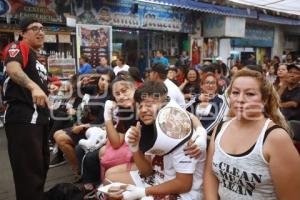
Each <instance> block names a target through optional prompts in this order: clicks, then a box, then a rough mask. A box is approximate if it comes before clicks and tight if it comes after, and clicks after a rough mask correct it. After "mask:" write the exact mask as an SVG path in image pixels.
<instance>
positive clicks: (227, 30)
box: [203, 15, 246, 37]
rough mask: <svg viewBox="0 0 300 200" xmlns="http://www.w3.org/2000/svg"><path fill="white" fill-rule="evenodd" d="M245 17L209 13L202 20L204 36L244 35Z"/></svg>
mask: <svg viewBox="0 0 300 200" xmlns="http://www.w3.org/2000/svg"><path fill="white" fill-rule="evenodd" d="M245 24H246V19H245V18H240V17H230V16H219V15H210V16H206V17H205V18H204V20H203V36H204V37H244V36H245Z"/></svg>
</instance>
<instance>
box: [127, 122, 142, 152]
mask: <svg viewBox="0 0 300 200" xmlns="http://www.w3.org/2000/svg"><path fill="white" fill-rule="evenodd" d="M130 134H131V128H129V129H128V130H127V132H126V134H125V142H126V144H128V147H129V150H130V151H131V152H132V153H134V152H137V151H138V150H139V143H138V144H136V145H133V144H131V143H129V141H128V140H129V138H128V136H129V135H130Z"/></svg>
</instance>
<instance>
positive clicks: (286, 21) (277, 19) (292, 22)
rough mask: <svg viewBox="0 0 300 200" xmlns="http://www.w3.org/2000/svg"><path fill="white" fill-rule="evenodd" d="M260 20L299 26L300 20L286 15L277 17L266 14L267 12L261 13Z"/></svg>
mask: <svg viewBox="0 0 300 200" xmlns="http://www.w3.org/2000/svg"><path fill="white" fill-rule="evenodd" d="M258 20H260V21H264V22H270V23H274V24H283V25H292V26H299V25H300V20H297V19H289V18H286V17H279V16H278V17H276V16H271V15H265V14H259V15H258Z"/></svg>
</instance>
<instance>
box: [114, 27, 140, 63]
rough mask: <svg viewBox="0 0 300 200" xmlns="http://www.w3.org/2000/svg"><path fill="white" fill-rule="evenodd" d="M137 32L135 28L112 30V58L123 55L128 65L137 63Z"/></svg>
mask: <svg viewBox="0 0 300 200" xmlns="http://www.w3.org/2000/svg"><path fill="white" fill-rule="evenodd" d="M138 38H139V33H138V31H135V30H121V29H114V30H113V60H115V59H116V58H118V57H124V59H125V61H126V64H128V65H129V66H136V65H137V59H138V57H137V55H138Z"/></svg>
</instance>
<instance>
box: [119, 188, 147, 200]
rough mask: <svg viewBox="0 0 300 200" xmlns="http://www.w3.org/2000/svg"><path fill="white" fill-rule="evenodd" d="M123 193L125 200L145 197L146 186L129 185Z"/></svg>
mask: <svg viewBox="0 0 300 200" xmlns="http://www.w3.org/2000/svg"><path fill="white" fill-rule="evenodd" d="M122 194H123V199H124V200H136V199H141V198H143V197H145V196H146V191H145V188H141V187H137V186H134V185H129V186H128V187H127V188H126V191H125V192H123V193H122Z"/></svg>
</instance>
